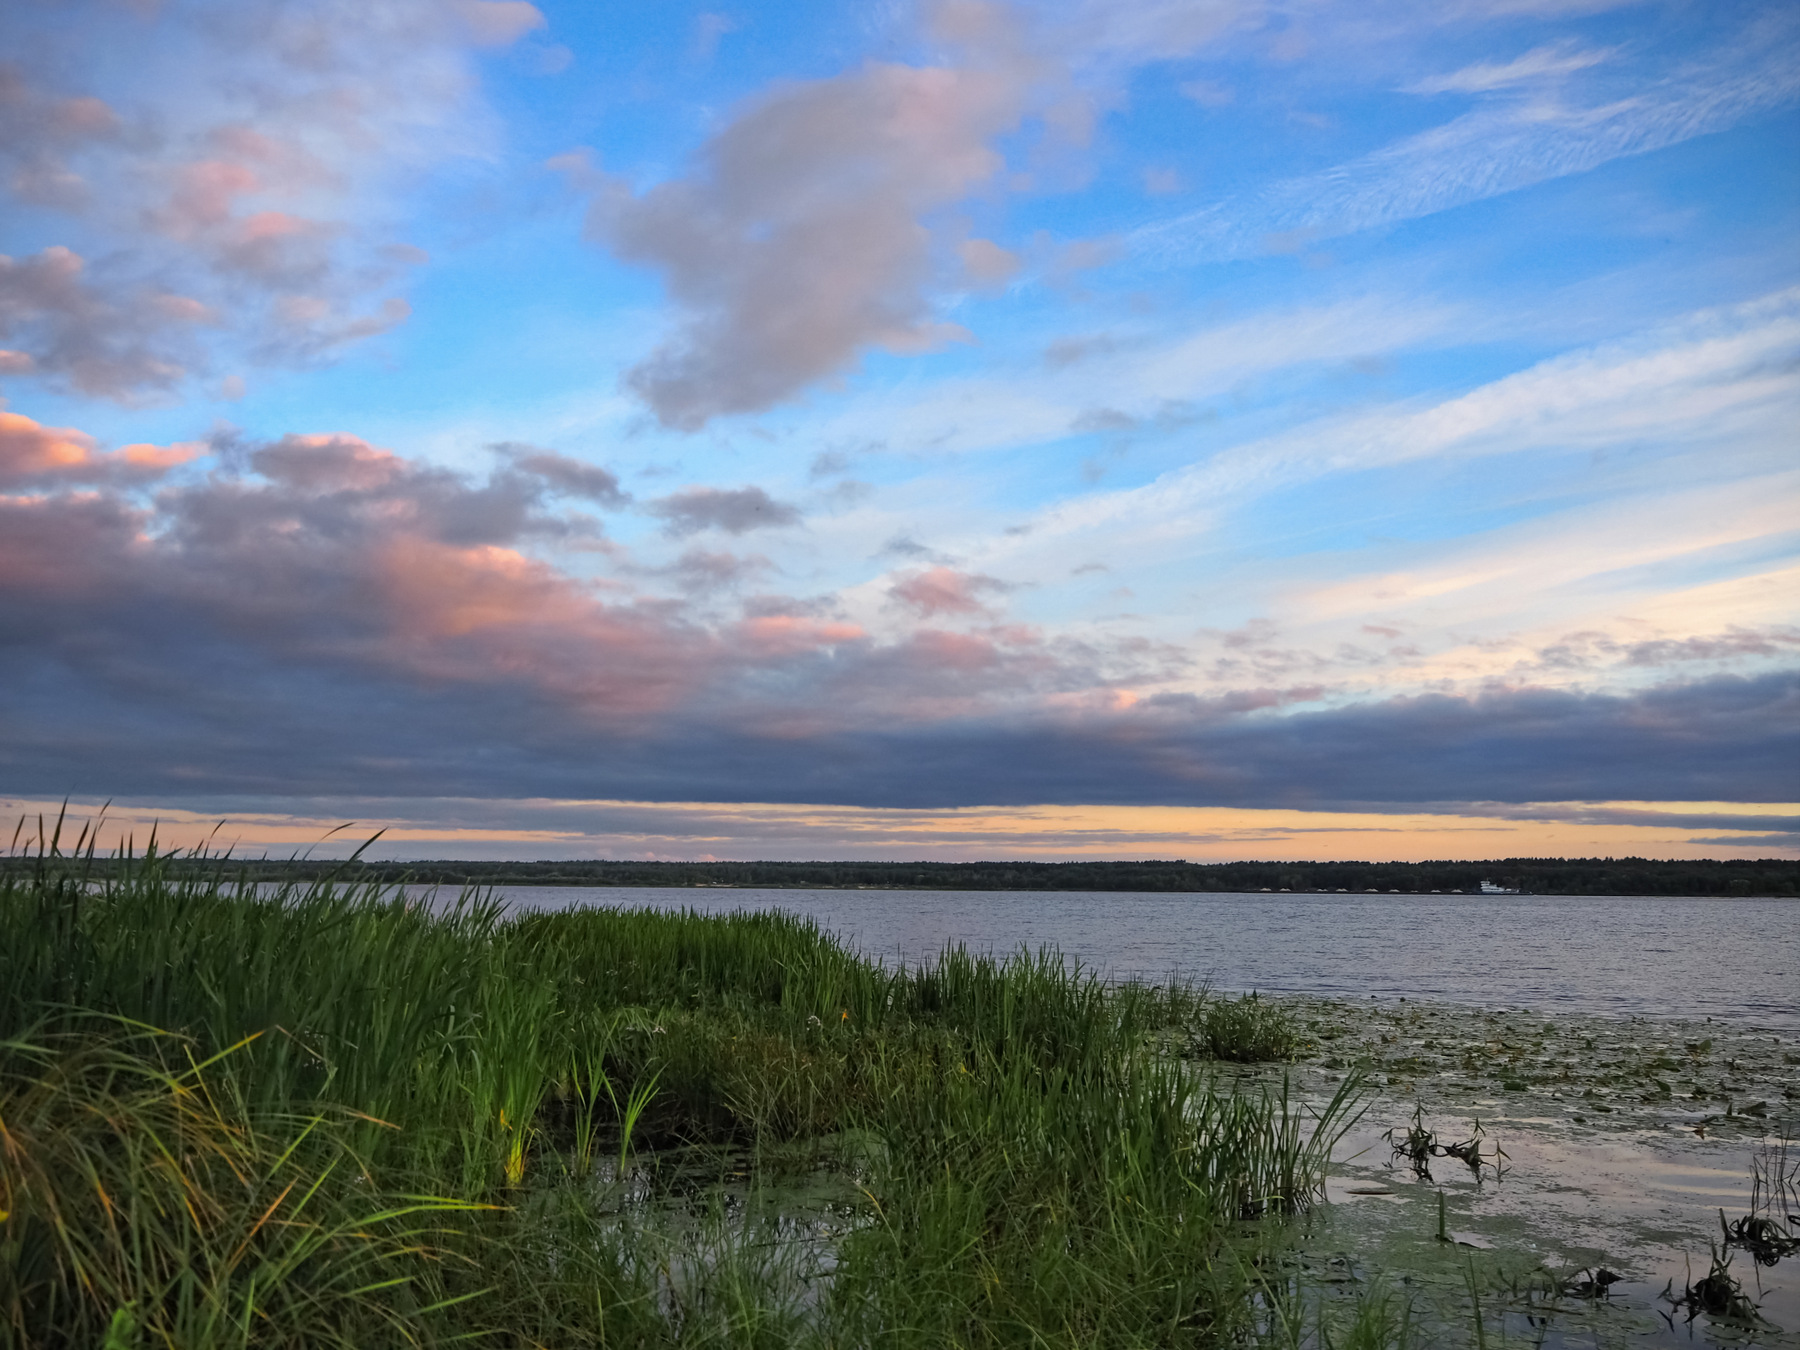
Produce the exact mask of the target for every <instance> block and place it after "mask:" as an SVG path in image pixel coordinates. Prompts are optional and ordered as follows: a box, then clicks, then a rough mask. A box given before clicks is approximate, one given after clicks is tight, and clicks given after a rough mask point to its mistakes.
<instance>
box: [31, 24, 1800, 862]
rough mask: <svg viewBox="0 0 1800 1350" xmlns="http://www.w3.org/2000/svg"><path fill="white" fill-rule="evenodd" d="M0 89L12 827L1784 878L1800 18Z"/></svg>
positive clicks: (113, 75) (376, 39)
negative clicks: (1604, 866) (1672, 870)
mask: <svg viewBox="0 0 1800 1350" xmlns="http://www.w3.org/2000/svg"><path fill="white" fill-rule="evenodd" d="M0 50H4V51H5V52H6V53H8V56H7V58H6V64H4V65H3V66H0V183H3V184H4V195H0V202H3V203H4V206H3V208H0V255H4V256H3V257H0V397H3V398H4V400H5V403H4V407H3V408H0V632H3V633H4V636H0V675H3V676H4V677H5V678H6V680H7V687H8V688H9V689H11V690H13V691H14V695H13V697H12V698H10V699H9V700H8V705H9V706H8V707H7V708H6V709H4V710H0V723H3V724H0V740H3V741H4V744H3V745H0V793H3V794H6V796H5V800H6V801H9V802H11V803H12V804H13V807H14V809H16V810H19V811H25V810H32V809H36V807H37V806H38V805H39V804H41V803H44V802H54V801H59V800H61V799H62V798H65V797H67V798H70V799H71V800H73V801H74V802H76V803H77V804H78V805H80V806H82V807H83V808H84V809H85V808H88V807H90V806H97V804H98V803H99V802H101V801H103V800H106V799H111V800H113V801H114V802H115V803H116V805H115V806H114V807H113V808H111V809H112V812H113V818H114V819H115V820H117V821H119V822H121V828H124V827H126V826H131V825H135V826H136V827H138V828H141V827H143V826H145V825H147V823H148V822H149V821H151V820H155V819H161V820H164V821H165V822H175V821H181V822H186V824H184V825H183V826H182V828H189V827H190V826H191V827H193V828H198V826H199V823H200V822H202V821H205V820H216V819H225V820H227V821H228V822H231V824H230V828H229V831H228V833H229V835H230V837H232V838H234V839H236V840H238V841H239V843H240V845H241V846H244V847H285V846H287V845H289V844H292V843H296V842H303V841H305V840H306V839H308V838H311V837H314V836H316V834H317V833H319V832H320V831H322V830H323V829H325V828H329V826H330V824H333V823H336V822H337V821H339V820H342V819H351V818H354V819H357V820H359V821H361V822H365V823H373V824H377V825H386V826H388V827H389V828H390V831H391V832H390V835H389V836H388V841H389V842H387V843H386V844H385V845H384V846H385V847H387V848H389V849H390V851H395V852H399V853H402V854H406V853H411V854H412V855H415V856H420V855H424V856H431V855H443V854H446V853H484V854H487V855H490V856H491V855H499V856H505V855H516V854H520V853H525V854H530V855H532V856H540V855H541V856H564V855H574V856H580V855H584V854H594V853H604V854H630V855H645V854H650V855H656V856H701V855H709V854H711V855H717V856H798V855H804V856H943V857H966V856H993V855H995V854H1005V853H1016V854H1020V855H1029V856H1042V857H1062V856H1069V857H1075V856H1135V855H1140V854H1143V853H1147V852H1149V853H1155V854H1157V855H1158V856H1192V857H1197V858H1198V857H1225V856H1232V857H1236V856H1252V855H1254V856H1284V857H1301V856H1327V855H1330V856H1346V855H1349V854H1358V855H1362V856H1383V857H1401V856H1417V857H1430V856H1444V855H1445V854H1446V853H1455V852H1460V853H1462V854H1464V855H1468V854H1470V853H1476V854H1502V853H1544V852H1559V853H1624V852H1633V853H1649V854H1662V855H1674V854H1687V855H1692V854H1718V855H1729V854H1731V853H1746V854H1756V855H1765V856H1766V855H1769V854H1771V853H1774V854H1783V855H1793V854H1795V853H1797V852H1800V843H1797V841H1800V807H1796V806H1795V805H1793V803H1794V802H1795V801H1796V800H1797V799H1800V790H1797V789H1800V781H1797V779H1800V774H1796V771H1795V770H1794V768H1793V765H1794V764H1795V763H1797V762H1800V734H1797V718H1796V709H1797V708H1800V616H1797V614H1796V608H1797V606H1796V596H1797V595H1800V562H1797V560H1796V546H1797V544H1800V510H1797V509H1796V507H1797V504H1800V495H1797V488H1800V464H1797V463H1796V459H1797V457H1796V446H1797V440H1796V433H1795V431H1794V428H1795V427H1796V426H1800V360H1797V358H1800V247H1797V245H1796V238H1797V235H1796V226H1797V225H1800V153H1796V151H1797V150H1800V17H1797V16H1796V14H1795V12H1794V10H1793V9H1792V7H1791V6H1785V5H1776V4H1769V5H1763V4H1752V3H1746V4H1741V5H1709V6H1696V5H1691V4H1682V3H1669V4H1654V3H1640V4H1609V3H1605V0H1588V2H1586V3H1573V4H1561V3H1554V0H1492V2H1490V3H1474V2H1472V3H1466V4H1434V5H1424V4H1408V3H1374V4H1358V5H1338V4H1327V3H1294V4H1258V3H1231V2H1227V3H1218V4H1203V5H1196V4H1180V5H1176V4H1167V3H1161V2H1160V0H1110V2H1109V3H1098V2H1095V3H1082V2H1081V0H1069V2H1067V3H1046V4H1039V5H1007V4H1002V3H985V2H984V3H962V2H960V0H959V2H958V3H944V4H924V5H912V4H879V5H868V6H829V5H782V6H772V5H771V6H757V5H743V6H738V7H731V8H719V9H702V8H699V7H680V6H658V7H642V6H608V5H579V6H575V5H571V6H566V7H565V6H557V5H553V4H545V5H539V6H534V5H531V4H527V3H522V0H465V2H464V3H459V4H444V3H436V2H435V0H433V2H431V3H426V2H425V0H387V2H386V3H379V4H359V5H350V4H342V5H336V4H330V3H312V4H275V3H263V0H249V2H248V3H242V4H235V5H232V6H230V7H220V6H216V5H204V4H182V3H177V2H173V0H170V2H166V3H163V4H161V5H156V6H150V7H133V6H120V5H114V4H110V3H104V4H103V3H94V4H84V3H70V4H49V3H39V2H38V0H27V2H26V3H24V4H21V5H16V6H10V7H8V9H7V10H6V13H5V15H4V16H3V17H0ZM920 813H923V814H920ZM1184 813H1185V814H1184ZM973 820H979V821H980V824H979V826H978V827H977V826H974V825H971V824H970V822H971V821H973Z"/></svg>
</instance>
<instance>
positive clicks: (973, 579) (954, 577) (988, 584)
mask: <svg viewBox="0 0 1800 1350" xmlns="http://www.w3.org/2000/svg"><path fill="white" fill-rule="evenodd" d="M1005 589H1006V584H1005V583H1004V582H1002V581H998V580H996V579H995V578H993V577H987V576H981V575H979V574H976V573H971V572H959V571H957V570H956V569H955V568H953V567H933V568H931V569H929V570H927V571H924V572H915V573H913V574H912V575H911V576H908V577H903V578H902V579H901V580H899V581H897V582H895V583H894V585H892V586H891V587H889V588H888V594H889V595H890V596H892V597H893V598H894V599H895V600H897V601H899V602H900V603H901V604H902V605H905V606H906V607H907V608H908V609H910V610H912V611H913V612H915V613H916V614H918V615H920V616H921V617H923V618H931V617H933V616H934V615H939V614H987V613H989V609H988V606H987V605H986V603H984V602H983V601H982V600H981V599H980V596H981V595H982V594H983V593H984V592H988V593H991V592H995V591H1004V590H1005Z"/></svg>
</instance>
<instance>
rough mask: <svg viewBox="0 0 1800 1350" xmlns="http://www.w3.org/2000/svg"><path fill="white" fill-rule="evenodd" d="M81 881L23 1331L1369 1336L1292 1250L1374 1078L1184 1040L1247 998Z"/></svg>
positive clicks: (24, 915) (18, 1082)
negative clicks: (1282, 1074)
mask: <svg viewBox="0 0 1800 1350" xmlns="http://www.w3.org/2000/svg"><path fill="white" fill-rule="evenodd" d="M84 866H85V865H84V862H83V860H82V858H81V857H80V856H79V850H77V851H76V856H74V857H67V858H65V857H62V856H60V855H55V854H52V853H49V852H46V853H45V854H44V855H42V856H40V857H39V858H38V859H37V862H36V865H35V866H34V867H33V868H30V869H23V868H16V869H13V870H12V871H10V872H8V873H6V874H5V876H4V878H3V879H0V1040H3V1041H4V1044H0V1211H4V1213H3V1214H0V1345H6V1346H19V1347H61V1346H70V1347H73V1346H90V1345H101V1344H103V1343H104V1344H105V1345H106V1346H108V1347H109V1348H111V1347H117V1350H125V1348H126V1347H129V1346H145V1347H148V1346H164V1345H167V1346H182V1347H212V1346H253V1345H254V1346H263V1345H290V1344H291V1345H303V1344H304V1345H357V1346H384V1345H408V1344H417V1345H438V1344H449V1343H452V1342H460V1341H461V1340H463V1339H466V1338H474V1339H476V1340H478V1341H479V1343H481V1344H484V1345H499V1346H521V1347H523V1346H535V1345H544V1346H586V1345H593V1346H599V1345H670V1346H677V1345H679V1346H702V1345H732V1346H761V1345H768V1346H792V1345H816V1346H820V1347H824V1346H844V1347H847V1346H861V1345H870V1346H876V1345H879V1346H895V1347H900V1346H912V1345H919V1346H934V1347H935V1346H945V1345H961V1346H971V1347H973V1346H995V1347H1001V1346H1015V1345H1016V1346H1021V1347H1023V1346H1043V1345H1083V1346H1120V1347H1125V1346H1134V1347H1135V1346H1161V1345H1214V1344H1232V1343H1246V1344H1248V1343H1256V1342H1259V1341H1270V1342H1271V1343H1280V1344H1289V1343H1293V1344H1300V1343H1302V1341H1304V1343H1306V1344H1324V1343H1326V1342H1327V1341H1330V1340H1331V1333H1330V1332H1329V1330H1328V1329H1327V1328H1326V1327H1325V1325H1324V1323H1322V1322H1315V1323H1314V1324H1312V1325H1314V1326H1315V1331H1314V1332H1310V1333H1308V1335H1307V1336H1306V1337H1303V1338H1300V1339H1295V1338H1294V1336H1292V1335H1290V1331H1291V1328H1290V1326H1289V1321H1288V1320H1285V1315H1284V1314H1282V1313H1281V1312H1280V1309H1279V1305H1278V1303H1277V1302H1276V1301H1274V1300H1273V1296H1272V1294H1271V1292H1270V1289H1271V1286H1270V1276H1269V1274H1268V1272H1269V1271H1270V1270H1272V1269H1273V1268H1274V1266H1273V1264H1272V1263H1273V1262H1274V1259H1275V1255H1276V1254H1277V1253H1278V1252H1279V1251H1280V1250H1281V1248H1282V1246H1283V1244H1284V1243H1285V1242H1287V1241H1288V1238H1287V1235H1286V1229H1285V1227H1284V1218H1285V1216H1288V1215H1291V1214H1294V1213H1296V1212H1298V1211H1300V1210H1303V1209H1305V1208H1306V1207H1307V1206H1308V1205H1310V1204H1311V1203H1312V1202H1313V1201H1314V1200H1315V1199H1316V1198H1317V1196H1318V1194H1319V1188H1320V1185H1321V1183H1322V1179H1323V1175H1324V1169H1325V1166H1326V1164H1327V1162H1328V1159H1329V1153H1330V1149H1331V1147H1332V1145H1333V1143H1334V1142H1335V1140H1336V1139H1337V1138H1338V1137H1339V1136H1340V1135H1341V1133H1342V1132H1343V1130H1344V1129H1345V1128H1347V1126H1348V1124H1349V1122H1350V1120H1351V1119H1352V1117H1353V1114H1354V1111H1355V1109H1356V1103H1355V1089H1354V1087H1349V1086H1347V1087H1346V1089H1345V1090H1344V1091H1343V1092H1342V1093H1340V1094H1339V1096H1338V1097H1337V1098H1336V1099H1335V1100H1334V1101H1332V1102H1331V1103H1329V1104H1328V1105H1325V1106H1323V1107H1322V1108H1320V1109H1319V1110H1317V1111H1309V1110H1307V1109H1306V1108H1304V1107H1303V1106H1302V1105H1301V1104H1299V1103H1298V1102H1296V1101H1294V1100H1291V1099H1290V1098H1289V1096H1288V1094H1287V1093H1286V1091H1285V1090H1283V1089H1277V1088H1269V1089H1258V1090H1255V1091H1237V1090H1234V1089H1232V1088H1230V1087H1227V1086H1223V1085H1221V1084H1220V1083H1219V1082H1216V1081H1215V1080H1214V1079H1213V1078H1212V1077H1211V1076H1210V1073H1209V1071H1208V1070H1207V1069H1206V1068H1205V1066H1203V1065H1196V1064H1193V1063H1190V1062H1187V1061H1184V1060H1182V1059H1180V1058H1178V1057H1176V1056H1173V1055H1170V1054H1168V1053H1166V1047H1167V1046H1168V1045H1170V1044H1179V1043H1187V1042H1189V1041H1191V1040H1192V1039H1193V1038H1194V1037H1195V1036H1197V1035H1200V1034H1202V1030H1201V1029H1203V1028H1205V1027H1208V1026H1211V1025H1212V1022H1213V1019H1214V1018H1216V1017H1217V1016H1218V1014H1219V1009H1220V1008H1221V1007H1223V1008H1225V1009H1228V1010H1232V1011H1230V1012H1229V1016H1230V1017H1232V1018H1235V1019H1238V1020H1239V1021H1242V1020H1243V1018H1244V1016H1245V1013H1244V1004H1243V1003H1241V1002H1239V1003H1232V1004H1223V1005H1221V1004H1217V1003H1214V1002H1212V1001H1211V1000H1209V999H1208V998H1207V997H1206V996H1205V994H1204V991H1201V990H1198V989H1195V988H1192V987H1190V986H1187V985H1184V984H1181V983H1171V984H1168V985H1163V986H1152V985H1146V984H1125V985H1116V986H1115V985H1109V984H1107V983H1106V982H1104V981H1102V980H1100V979H1098V978H1097V977H1095V976H1094V975H1093V974H1092V973H1091V972H1084V971H1082V970H1080V969H1077V968H1071V967H1070V966H1069V965H1068V964H1066V963H1065V962H1064V961H1063V960H1062V959H1061V958H1060V957H1058V956H1057V955H1056V954H1054V953H1041V954H1038V955H1027V954H1021V955H1019V956H1016V957H1013V958H1010V959H1004V960H996V959H991V958H987V957H982V956H976V955H972V954H970V953H968V952H966V951H963V950H961V949H957V948H952V949H950V950H948V951H946V952H945V953H944V954H943V955H942V957H941V958H940V959H938V960H936V961H934V962H931V963H928V964H926V965H924V966H921V967H916V968H885V967H883V966H880V965H878V964H875V963H872V962H868V961H865V960H862V959H861V958H859V957H857V956H856V955H855V954H853V953H851V952H848V951H846V950H845V949H844V948H843V947H841V946H840V945H838V944H837V943H836V942H835V941H833V940H832V939H831V938H829V937H828V936H827V935H825V934H822V933H821V932H819V931H818V929H817V928H816V927H814V926H813V925H811V924H810V923H808V922H806V921H803V920H800V919H796V918H792V917H788V916H783V915H779V914H737V915H730V916H725V917H715V916H701V915H697V914H692V913H671V912H666V911H662V912H659V911H647V910H636V911H632V910H586V911H580V912H573V913H558V914H527V915H522V916H519V917H508V916H506V915H504V914H503V913H502V912H501V910H500V909H499V908H498V907H497V906H496V905H494V904H492V903H490V902H488V901H486V900H484V899H483V898H481V897H479V896H464V897H463V898H461V899H460V900H458V901H456V902H455V903H451V904H447V905H444V906H442V907H438V908H433V907H430V906H427V905H425V904H422V903H419V902H417V901H416V900H409V899H408V898H407V897H406V896H405V895H403V894H402V893H401V892H399V891H398V890H395V889H393V888H384V887H379V886H352V887H344V886H340V885H337V884H335V883H334V882H333V881H332V880H331V879H329V878H327V879H323V880H319V881H315V882H309V883H307V884H306V885H305V886H299V885H291V886H283V887H275V888H260V889H259V888H256V887H252V886H248V885H240V886H236V887H234V886H231V885H229V884H226V883H224V882H222V881H221V880H220V872H219V870H218V869H217V868H216V867H209V868H206V869H200V870H197V871H196V870H191V869H190V870H184V868H183V867H182V865H181V860H179V859H170V858H166V857H161V856H158V855H156V854H155V852H154V851H153V850H152V851H151V852H150V853H149V854H147V855H145V856H141V857H139V858H136V859H133V860H131V862H130V865H129V866H126V867H114V868H109V869H106V870H105V871H104V872H102V873H89V874H87V875H84ZM1253 1011H1254V1014H1255V1027H1254V1028H1253V1030H1255V1032H1256V1034H1255V1035H1254V1036H1252V1037H1251V1040H1252V1041H1253V1042H1254V1043H1255V1044H1256V1045H1259V1046H1261V1045H1267V1044H1270V1043H1272V1041H1271V1033H1270V1030H1269V1028H1270V1027H1271V1025H1273V1024H1272V1022H1271V1020H1270V1018H1269V1017H1268V1016H1267V1014H1266V1012H1264V1010H1262V1009H1254V1010H1253ZM1207 1034H1210V1033H1207ZM1234 1044H1235V1042H1234ZM1237 1057H1242V1056H1237ZM677 1160H686V1161H685V1163H683V1164H682V1166H680V1167H678V1166H677V1165H676V1161H677ZM709 1168H710V1169H711V1173H710V1179H709V1180H706V1181H705V1183H704V1184H700V1183H697V1182H696V1181H695V1177H696V1176H704V1175H705V1174H706V1173H707V1169H709ZM684 1169H685V1170H684ZM809 1196H810V1197H813V1198H809ZM818 1196H823V1197H825V1198H823V1199H818V1198H817V1197H818ZM821 1233H823V1234H824V1236H821ZM1379 1314H1380V1310H1379V1309H1373V1310H1372V1309H1364V1310H1363V1311H1362V1312H1361V1313H1359V1314H1357V1316H1360V1317H1361V1318H1362V1321H1361V1322H1359V1323H1357V1325H1358V1326H1363V1327H1366V1326H1367V1325H1368V1324H1369V1323H1370V1318H1371V1317H1378V1315H1379ZM1302 1320H1304V1319H1302ZM1293 1325H1295V1326H1298V1325H1301V1323H1300V1322H1295V1323H1294V1324H1293ZM1357 1335H1358V1336H1359V1337H1363V1339H1358V1340H1356V1342H1355V1343H1358V1344H1362V1343H1365V1340H1366V1335H1365V1333H1364V1332H1358V1333H1357Z"/></svg>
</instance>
